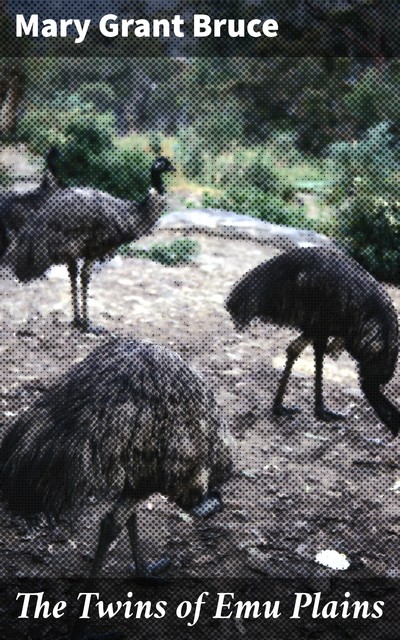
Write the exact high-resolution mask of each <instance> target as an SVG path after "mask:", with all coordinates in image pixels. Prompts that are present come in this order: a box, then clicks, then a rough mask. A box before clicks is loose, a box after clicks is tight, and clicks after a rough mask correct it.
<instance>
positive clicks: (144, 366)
mask: <svg viewBox="0 0 400 640" xmlns="http://www.w3.org/2000/svg"><path fill="white" fill-rule="evenodd" d="M230 468H231V437H230V435H229V432H228V430H227V428H226V426H225V424H224V422H223V420H222V418H221V416H220V414H219V410H218V407H217V405H216V403H215V401H214V397H213V395H212V393H211V392H210V391H209V390H208V389H207V387H206V384H205V382H204V381H203V379H202V378H201V376H200V375H199V374H197V373H195V372H194V371H193V369H191V368H190V367H189V366H187V365H186V364H185V363H184V362H183V360H182V359H181V358H180V357H179V355H177V354H176V353H174V352H172V351H169V350H167V349H165V348H163V347H160V346H155V345H153V344H150V343H144V342H142V343H141V342H137V341H130V340H128V339H114V340H112V341H110V342H107V343H106V344H103V345H102V346H100V347H99V348H98V349H97V350H95V351H94V352H93V353H92V354H90V355H89V356H88V357H87V358H86V359H85V360H83V361H82V362H81V363H79V364H77V365H75V366H74V367H72V369H70V371H69V372H68V373H67V374H66V375H65V376H64V378H63V379H61V381H60V382H59V383H58V384H57V385H56V386H54V388H53V389H52V390H50V392H49V393H48V394H47V395H46V397H45V398H44V399H42V400H41V401H39V402H38V403H37V404H36V405H34V407H33V409H32V411H31V412H28V413H27V414H26V415H24V416H23V417H21V418H20V419H18V420H17V422H16V423H15V424H14V426H13V427H12V428H11V430H10V431H9V433H8V434H7V435H6V436H5V437H4V440H3V442H2V444H1V447H0V469H1V476H0V481H1V487H2V491H3V497H4V499H5V501H6V503H7V504H8V506H9V508H10V510H11V511H13V512H14V513H16V514H20V515H22V516H24V517H29V516H32V515H34V514H36V513H39V512H43V513H45V514H46V515H47V516H50V517H52V518H55V519H58V518H59V517H60V516H61V515H62V514H64V513H65V512H68V511H69V510H71V509H72V508H73V507H77V506H79V505H81V504H82V502H83V501H84V499H85V498H87V497H88V496H90V495H92V494H94V495H96V494H97V495H102V494H103V493H104V492H105V491H107V490H110V491H112V492H113V496H114V506H113V508H112V510H111V511H110V512H109V513H108V514H107V515H106V516H105V517H104V518H103V519H102V521H101V525H100V533H99V539H98V545H97V551H96V554H95V559H94V562H93V565H92V569H91V576H92V577H94V576H96V574H97V573H98V571H99V569H100V567H101V565H102V562H103V559H104V557H105V554H106V552H107V549H108V548H109V546H110V544H111V542H112V541H113V540H114V539H115V538H116V537H117V536H118V534H119V533H120V531H121V530H122V528H123V526H124V525H126V526H127V527H128V532H129V538H130V543H131V548H132V552H133V555H134V559H135V562H136V568H137V574H138V575H139V574H140V572H141V569H142V567H143V566H142V563H141V561H140V557H139V551H138V536H137V529H136V505H137V503H138V501H139V500H142V499H144V498H147V497H148V496H149V495H151V494H152V493H154V492H161V493H163V494H165V495H167V496H169V497H170V498H171V499H172V500H174V501H175V502H176V503H177V504H178V505H179V506H181V507H182V508H184V509H191V508H193V507H195V506H196V505H200V512H201V507H202V505H205V504H206V502H207V500H208V498H207V496H210V495H212V493H213V492H214V490H215V489H216V488H217V487H218V485H219V484H220V483H221V482H223V481H224V480H225V479H227V477H228V476H229V474H230ZM214 501H215V497H214ZM198 508H199V507H198ZM197 511H198V509H197Z"/></svg>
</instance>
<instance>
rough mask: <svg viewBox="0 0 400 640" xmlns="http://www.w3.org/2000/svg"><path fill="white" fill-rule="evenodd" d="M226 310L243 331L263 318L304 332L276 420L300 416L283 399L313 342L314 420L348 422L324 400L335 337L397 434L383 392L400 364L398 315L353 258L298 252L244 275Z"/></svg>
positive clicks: (397, 422)
mask: <svg viewBox="0 0 400 640" xmlns="http://www.w3.org/2000/svg"><path fill="white" fill-rule="evenodd" d="M226 307H227V309H228V311H229V313H230V315H231V317H232V319H233V320H234V322H235V324H236V325H237V326H238V327H242V328H243V327H245V326H246V325H247V324H249V323H250V322H251V321H252V320H253V319H254V318H260V319H261V320H262V321H265V322H272V323H276V324H278V325H283V326H289V327H295V328H297V329H299V330H300V331H301V335H300V336H299V337H298V338H296V339H295V340H294V341H293V342H292V343H291V344H290V345H289V347H288V349H287V360H286V366H285V369H284V372H283V375H282V378H281V380H280V383H279V387H278V391H277V393H276V396H275V399H274V403H273V411H274V413H275V414H276V415H285V414H290V413H292V412H293V411H297V409H288V408H286V407H284V406H283V397H284V394H285V391H286V386H287V383H288V380H289V376H290V373H291V370H292V367H293V364H294V362H295V361H296V359H297V358H298V357H299V355H300V354H301V352H302V351H303V349H304V348H305V347H306V346H307V345H308V344H310V343H312V344H313V347H314V354H315V415H316V417H317V418H319V419H321V420H333V419H338V418H342V417H343V416H339V415H336V414H334V413H332V412H330V411H328V410H327V409H325V407H324V402H323V394H322V370H323V359H324V355H325V353H327V351H328V350H329V346H328V340H329V338H330V337H333V338H334V339H340V341H341V342H342V343H343V344H344V347H345V349H346V350H347V351H348V352H349V354H350V355H351V356H352V357H353V358H354V359H355V360H356V362H357V363H358V369H359V376H360V383H361V388H362V390H363V392H364V394H365V397H366V399H367V400H368V402H369V403H370V405H371V406H372V407H373V409H374V410H375V412H376V413H377V415H378V417H379V418H380V419H381V421H382V422H383V423H384V424H385V425H386V426H387V427H388V429H390V431H391V432H392V434H393V435H394V436H396V435H397V434H398V432H399V428H400V413H399V411H398V409H397V408H396V407H395V406H394V405H393V404H392V403H391V402H390V401H389V400H388V399H387V398H386V397H385V396H384V395H383V393H382V391H381V386H382V385H384V384H386V383H387V382H389V380H390V379H391V378H392V376H393V373H394V370H395V367H396V363H397V355H398V320H397V314H396V310H395V308H394V306H393V303H392V300H391V299H390V297H389V296H388V294H387V293H386V291H385V289H384V287H383V286H382V285H380V284H379V283H378V282H377V281H376V280H375V279H374V278H373V277H372V276H371V275H370V274H369V273H368V272H367V271H365V269H363V268H362V267H361V266H360V265H359V264H358V263H356V262H355V261H354V260H352V259H350V258H348V257H346V256H344V255H342V254H340V253H336V252H334V251H332V250H327V249H322V248H299V249H293V250H292V251H288V252H286V253H283V254H281V255H279V256H277V257H275V258H273V259H271V260H268V261H267V262H264V263H262V264H260V265H259V266H258V267H256V268H255V269H253V270H252V271H250V272H249V273H247V274H245V275H244V276H243V277H242V278H241V280H239V281H238V282H237V283H236V284H235V285H234V287H233V289H232V291H231V293H230V295H229V297H228V299H227V301H226Z"/></svg>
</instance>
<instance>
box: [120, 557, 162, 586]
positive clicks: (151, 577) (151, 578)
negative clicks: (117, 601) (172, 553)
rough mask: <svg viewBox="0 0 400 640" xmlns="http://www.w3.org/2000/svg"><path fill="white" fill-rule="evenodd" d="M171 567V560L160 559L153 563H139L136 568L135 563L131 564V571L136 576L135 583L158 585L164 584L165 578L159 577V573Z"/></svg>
mask: <svg viewBox="0 0 400 640" xmlns="http://www.w3.org/2000/svg"><path fill="white" fill-rule="evenodd" d="M170 565H171V559H170V558H168V557H166V558H160V560H156V561H155V562H141V563H140V565H139V571H138V567H136V563H135V562H134V563H132V564H131V567H130V568H131V570H132V572H133V573H134V574H135V576H136V582H141V583H144V584H160V583H162V582H165V578H163V577H162V576H160V573H163V572H164V571H165V570H166V569H168V567H169V566H170Z"/></svg>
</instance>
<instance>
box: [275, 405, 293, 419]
mask: <svg viewBox="0 0 400 640" xmlns="http://www.w3.org/2000/svg"><path fill="white" fill-rule="evenodd" d="M272 413H273V414H274V416H278V417H283V416H289V417H291V416H294V415H295V414H296V413H300V409H299V408H298V407H284V406H283V405H282V404H274V406H273V407H272Z"/></svg>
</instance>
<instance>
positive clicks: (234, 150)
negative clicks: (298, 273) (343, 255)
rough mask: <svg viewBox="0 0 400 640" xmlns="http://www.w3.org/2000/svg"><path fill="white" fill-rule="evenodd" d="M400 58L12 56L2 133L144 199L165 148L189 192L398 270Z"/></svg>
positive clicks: (65, 178) (208, 203) (70, 173)
mask: <svg viewBox="0 0 400 640" xmlns="http://www.w3.org/2000/svg"><path fill="white" fill-rule="evenodd" d="M399 70H400V62H399V61H398V60H397V59H382V58H381V57H369V58H355V57H351V56H349V57H347V58H329V59H326V58H321V57H320V58H315V57H314V58H311V57H310V58H304V57H303V58H300V59H298V58H293V57H282V58H276V57H275V58H271V59H266V60H260V59H250V58H248V59H244V58H243V59H229V58H216V57H214V58H175V59H173V58H171V59H168V58H150V59H132V60H130V61H129V63H128V62H127V60H126V59H116V58H114V59H112V58H95V59H86V60H83V61H82V62H81V64H79V65H77V64H76V60H72V59H68V58H31V59H28V58H27V59H22V60H20V61H19V62H18V63H16V62H15V61H10V60H4V61H3V64H2V67H1V71H2V79H3V85H2V86H3V92H2V107H1V108H2V112H3V115H4V113H5V112H6V111H7V109H8V110H10V109H14V111H15V117H14V118H12V120H11V121H10V122H11V125H12V126H10V127H8V128H5V127H3V130H2V135H3V143H4V144H8V143H10V142H12V143H15V142H24V143H25V144H26V145H28V146H29V148H30V150H31V151H32V152H33V153H35V154H38V155H43V154H44V153H45V152H46V150H47V149H48V147H49V146H50V145H52V144H57V145H58V146H59V148H60V149H61V151H62V155H61V160H60V167H59V170H60V176H61V180H62V183H63V184H65V185H67V184H68V185H77V184H79V185H92V186H96V187H98V188H101V189H104V190H106V191H109V192H110V193H112V194H114V195H116V196H118V197H122V198H134V199H136V198H140V197H141V196H142V195H143V194H144V192H145V190H146V188H147V185H148V166H149V163H150V162H151V160H152V159H153V158H154V156H155V155H157V154H160V153H164V154H166V155H168V156H170V157H171V158H173V161H174V164H176V165H177V166H178V168H179V173H178V177H177V180H176V182H175V185H173V188H172V191H174V188H175V190H176V192H177V193H180V194H181V199H182V204H184V205H186V206H194V205H196V204H199V203H200V204H201V205H202V206H205V207H217V208H223V209H228V210H231V211H234V212H237V213H245V214H249V215H252V216H256V217H259V218H261V219H263V220H268V221H271V222H275V223H279V224H285V225H293V226H297V227H303V228H313V229H316V230H318V231H322V232H325V233H327V234H329V235H331V236H333V237H336V238H337V239H338V240H339V242H341V243H342V244H343V246H344V247H345V248H346V250H348V251H349V252H350V253H351V254H352V255H353V256H354V257H355V258H356V259H357V260H359V261H360V262H361V263H362V264H363V265H364V266H366V267H367V268H368V269H369V270H371V271H372V273H374V274H375V275H376V276H378V277H379V278H381V279H385V280H389V281H392V282H395V283H397V282H399V280H400V275H399V274H400V271H399V267H400V257H399V256H400V252H399V242H400V234H399V225H400V217H399V207H400V204H399V203H400V194H399V193H398V192H399V176H400V173H399V170H398V166H399V159H400V158H399V156H400V98H399V95H400V91H399V89H400V74H399ZM11 98H12V100H11ZM11 102H12V103H13V104H10V103H11ZM3 120H4V118H3ZM2 179H3V182H4V179H5V176H4V175H3V178H2ZM191 191H193V193H195V194H197V199H196V198H195V199H194V200H192V199H191V197H190V193H191ZM182 194H183V195H182Z"/></svg>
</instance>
